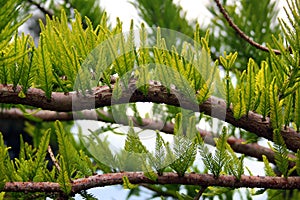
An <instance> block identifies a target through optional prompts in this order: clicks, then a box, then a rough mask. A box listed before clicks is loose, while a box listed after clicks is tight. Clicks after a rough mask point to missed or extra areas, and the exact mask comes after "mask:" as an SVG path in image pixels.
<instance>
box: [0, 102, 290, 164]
mask: <svg viewBox="0 0 300 200" xmlns="http://www.w3.org/2000/svg"><path fill="white" fill-rule="evenodd" d="M26 112H27V113H34V114H32V116H33V117H37V118H39V119H41V120H43V121H55V120H60V121H71V120H74V119H76V120H79V119H83V120H98V121H102V122H108V123H116V121H115V120H114V118H113V116H112V115H111V114H110V113H108V112H105V111H103V110H97V112H98V113H101V114H100V115H99V114H97V112H96V111H95V110H82V111H78V112H74V113H68V112H55V111H49V110H40V111H36V110H26ZM2 118H4V119H26V118H25V116H24V114H23V112H22V111H21V110H20V109H17V108H11V109H8V110H6V109H5V110H2V111H0V119H2ZM129 120H132V121H133V123H134V126H135V127H140V128H142V129H144V128H145V127H146V128H147V129H151V130H160V131H162V132H164V133H169V134H173V133H174V124H173V123H170V122H166V123H164V122H162V121H159V120H155V121H153V120H152V119H148V118H143V119H142V124H139V123H138V122H137V120H136V119H135V118H134V117H128V119H127V120H124V121H122V122H120V121H119V122H118V123H119V124H123V125H129V123H128V122H129ZM198 130H199V133H200V135H201V137H202V138H203V140H204V142H205V143H206V144H210V145H212V146H215V145H216V144H215V141H214V138H213V136H212V134H211V133H210V132H209V131H206V130H203V129H198ZM227 142H228V144H229V145H230V146H231V148H232V149H233V150H234V151H235V152H237V153H242V154H245V155H247V156H251V157H253V158H257V159H258V160H262V155H265V156H266V157H267V158H268V160H269V162H271V163H274V164H276V162H275V154H274V152H273V151H272V150H271V149H269V148H266V147H263V146H260V145H258V144H257V143H251V144H244V142H245V140H243V139H237V138H234V137H230V138H228V140H227ZM49 153H50V152H49ZM50 155H51V154H50ZM289 157H290V158H295V156H294V155H292V154H289ZM52 160H53V159H52ZM294 166H295V162H292V161H289V167H290V168H292V167H294Z"/></svg>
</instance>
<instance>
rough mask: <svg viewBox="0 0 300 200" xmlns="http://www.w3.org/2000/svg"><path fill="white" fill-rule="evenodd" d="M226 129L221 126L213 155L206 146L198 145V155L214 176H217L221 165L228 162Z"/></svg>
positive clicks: (221, 167)
mask: <svg viewBox="0 0 300 200" xmlns="http://www.w3.org/2000/svg"><path fill="white" fill-rule="evenodd" d="M227 138H228V135H227V129H226V127H223V130H222V134H221V135H220V138H218V139H216V151H215V155H212V153H211V152H210V151H209V149H208V147H207V146H205V145H204V144H203V145H201V146H200V147H199V152H200V155H201V156H202V160H203V162H204V164H205V166H206V167H207V168H208V169H209V170H210V171H211V173H212V174H213V175H214V176H215V177H219V176H220V173H221V172H222V169H223V167H224V166H225V165H226V164H227V163H228V162H229V158H230V157H229V155H228V152H227V150H226V146H227V145H226V144H227Z"/></svg>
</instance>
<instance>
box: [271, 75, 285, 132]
mask: <svg viewBox="0 0 300 200" xmlns="http://www.w3.org/2000/svg"><path fill="white" fill-rule="evenodd" d="M282 105H283V101H282V100H279V99H278V87H277V86H276V85H275V78H274V79H273V81H272V83H271V85H270V119H271V123H272V127H273V128H274V129H278V130H281V126H282V124H283V116H282V115H283V114H282Z"/></svg>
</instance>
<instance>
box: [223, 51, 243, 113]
mask: <svg viewBox="0 0 300 200" xmlns="http://www.w3.org/2000/svg"><path fill="white" fill-rule="evenodd" d="M224 54H225V56H224V57H223V56H220V62H221V64H222V65H223V67H224V69H225V72H226V74H225V77H224V79H223V81H224V85H225V93H226V94H225V98H226V103H227V108H229V107H230V103H231V102H232V99H233V95H234V90H233V85H232V80H231V78H230V71H231V70H232V67H233V64H234V62H235V60H236V58H237V53H234V54H232V53H230V54H228V55H227V54H226V52H224ZM239 102H241V99H240V100H239ZM239 110H240V109H239Z"/></svg>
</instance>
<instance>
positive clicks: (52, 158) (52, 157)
mask: <svg viewBox="0 0 300 200" xmlns="http://www.w3.org/2000/svg"><path fill="white" fill-rule="evenodd" d="M48 153H49V155H50V158H51V160H52V162H53V163H54V165H55V167H56V168H57V170H58V171H60V170H61V168H60V166H59V163H58V161H57V160H56V158H55V156H54V154H53V151H52V149H51V146H50V145H48Z"/></svg>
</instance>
